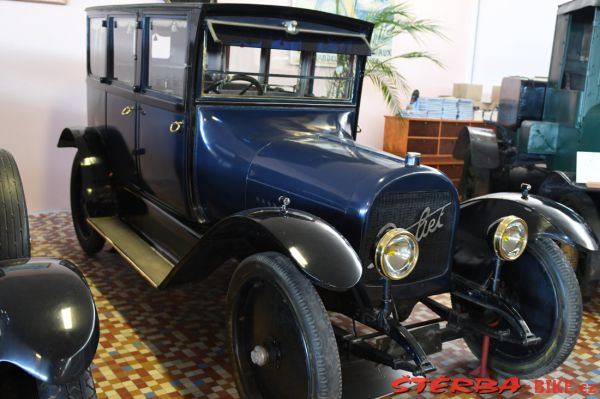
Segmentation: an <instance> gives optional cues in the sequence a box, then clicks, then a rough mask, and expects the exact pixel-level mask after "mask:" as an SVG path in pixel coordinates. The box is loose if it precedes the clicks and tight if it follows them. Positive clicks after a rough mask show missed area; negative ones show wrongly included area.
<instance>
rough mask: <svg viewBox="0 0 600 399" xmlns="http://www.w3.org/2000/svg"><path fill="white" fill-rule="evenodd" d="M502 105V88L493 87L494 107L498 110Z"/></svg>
mask: <svg viewBox="0 0 600 399" xmlns="http://www.w3.org/2000/svg"><path fill="white" fill-rule="evenodd" d="M498 104H500V86H492V107H494V108H496V107H497V106H498Z"/></svg>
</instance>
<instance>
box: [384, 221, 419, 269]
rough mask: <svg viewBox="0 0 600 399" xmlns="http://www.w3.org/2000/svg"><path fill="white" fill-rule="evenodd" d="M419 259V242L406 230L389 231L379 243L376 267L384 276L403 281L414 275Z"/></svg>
mask: <svg viewBox="0 0 600 399" xmlns="http://www.w3.org/2000/svg"><path fill="white" fill-rule="evenodd" d="M418 259H419V242H418V241H417V239H416V238H415V236H414V235H413V234H412V233H410V232H409V231H407V230H404V229H398V228H396V229H391V230H388V231H387V232H386V233H385V234H384V235H383V237H381V239H380V240H379V242H378V243H377V247H376V249H375V266H376V267H377V270H378V271H379V273H381V275H382V276H384V277H387V278H389V279H391V280H402V279H403V278H405V277H407V276H408V275H409V274H410V273H412V271H413V269H414V268H415V266H416V264H417V260H418Z"/></svg>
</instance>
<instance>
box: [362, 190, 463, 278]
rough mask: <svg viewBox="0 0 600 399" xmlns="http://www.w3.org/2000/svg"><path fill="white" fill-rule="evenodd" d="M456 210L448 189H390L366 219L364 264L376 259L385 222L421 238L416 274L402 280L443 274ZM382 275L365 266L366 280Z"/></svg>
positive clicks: (446, 263)
mask: <svg viewBox="0 0 600 399" xmlns="http://www.w3.org/2000/svg"><path fill="white" fill-rule="evenodd" d="M454 212H455V206H454V204H453V203H452V197H451V195H450V193H449V192H447V191H439V192H410V193H398V192H390V193H384V194H382V195H380V196H379V197H377V199H376V200H375V202H374V203H373V206H372V208H371V211H370V214H369V219H368V221H367V229H366V234H365V235H364V238H365V239H364V241H363V243H362V246H361V260H362V263H363V265H364V266H368V265H370V264H371V263H372V262H373V246H374V245H375V240H376V239H377V236H378V234H379V233H380V232H381V231H382V229H383V228H384V227H385V226H386V225H389V224H393V225H394V226H395V227H401V228H404V229H407V230H409V231H410V232H411V233H413V234H415V236H417V238H418V239H420V241H419V249H420V256H419V261H418V263H417V266H416V267H415V270H414V271H413V273H412V274H411V275H410V276H409V277H407V278H406V279H405V280H402V282H403V283H409V282H415V281H421V280H426V279H429V278H432V277H435V276H438V275H440V274H442V273H444V272H445V271H446V268H447V267H448V262H449V259H450V256H451V254H450V244H451V240H452V221H453V220H454ZM427 215H429V216H427ZM419 221H421V223H419ZM430 229H431V230H430ZM379 277H380V275H379V273H378V272H377V270H375V269H374V268H368V269H366V270H365V273H364V274H363V278H364V279H365V280H364V281H365V282H367V283H372V282H374V280H378V279H379Z"/></svg>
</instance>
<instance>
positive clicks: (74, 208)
mask: <svg viewBox="0 0 600 399" xmlns="http://www.w3.org/2000/svg"><path fill="white" fill-rule="evenodd" d="M80 161H81V159H80V157H79V154H77V155H76V156H75V159H74V160H73V167H72V168H71V217H72V218H73V227H74V228H75V235H76V236H77V240H78V241H79V245H81V248H83V250H84V251H85V252H86V253H88V254H90V255H91V254H95V253H96V252H98V251H100V250H101V249H102V247H103V246H104V238H103V237H102V236H101V235H100V234H98V233H97V232H96V231H95V230H94V229H92V227H91V226H90V225H89V224H88V223H87V218H88V216H89V215H88V212H87V208H86V204H85V195H84V192H83V190H84V187H83V179H82V174H81V165H80Z"/></svg>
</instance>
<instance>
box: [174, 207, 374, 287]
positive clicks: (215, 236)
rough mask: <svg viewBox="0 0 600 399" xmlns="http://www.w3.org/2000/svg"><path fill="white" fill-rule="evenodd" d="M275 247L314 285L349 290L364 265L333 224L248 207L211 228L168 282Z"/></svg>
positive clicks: (293, 213) (308, 216)
mask: <svg viewBox="0 0 600 399" xmlns="http://www.w3.org/2000/svg"><path fill="white" fill-rule="evenodd" d="M264 251H278V252H281V253H283V254H285V255H286V256H289V257H290V259H292V260H293V261H294V263H295V264H296V265H297V266H298V269H299V270H300V271H301V272H302V273H304V274H305V275H306V276H307V277H308V278H309V279H310V280H311V281H312V282H313V283H314V284H315V285H317V286H320V287H323V288H326V289H329V290H334V291H343V290H347V289H349V288H351V287H353V286H354V285H356V283H358V281H359V280H360V277H361V275H362V265H361V263H360V259H359V258H358V255H357V254H356V252H355V251H354V249H353V248H352V246H351V245H350V243H348V241H347V240H346V239H345V238H344V237H343V236H342V235H341V234H340V233H339V232H338V231H337V230H335V229H334V228H333V227H332V226H331V225H329V224H328V223H326V222H325V221H323V220H322V219H319V218H318V217H316V216H314V215H311V214H309V213H306V212H301V211H298V210H287V211H286V212H282V211H281V210H280V209H279V208H261V209H252V210H248V211H244V212H240V213H237V214H234V215H232V216H230V217H227V218H225V219H223V220H221V221H220V222H219V223H217V224H216V225H215V226H213V227H212V228H211V229H210V230H208V231H207V232H206V234H205V235H204V236H202V238H201V239H200V241H199V243H198V244H197V245H196V247H195V248H194V249H193V250H192V252H191V253H190V254H189V255H188V256H186V258H184V259H183V260H182V261H181V262H179V264H178V265H177V269H176V270H174V272H173V273H171V275H172V277H171V280H172V282H174V283H175V282H185V281H190V280H194V279H198V278H200V277H202V276H204V275H207V274H209V273H211V272H212V271H213V270H214V269H216V268H217V267H218V266H220V265H222V264H223V263H224V262H226V261H227V260H229V259H232V258H234V259H238V260H241V259H244V258H245V257H247V256H250V255H252V254H254V253H258V252H264Z"/></svg>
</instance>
